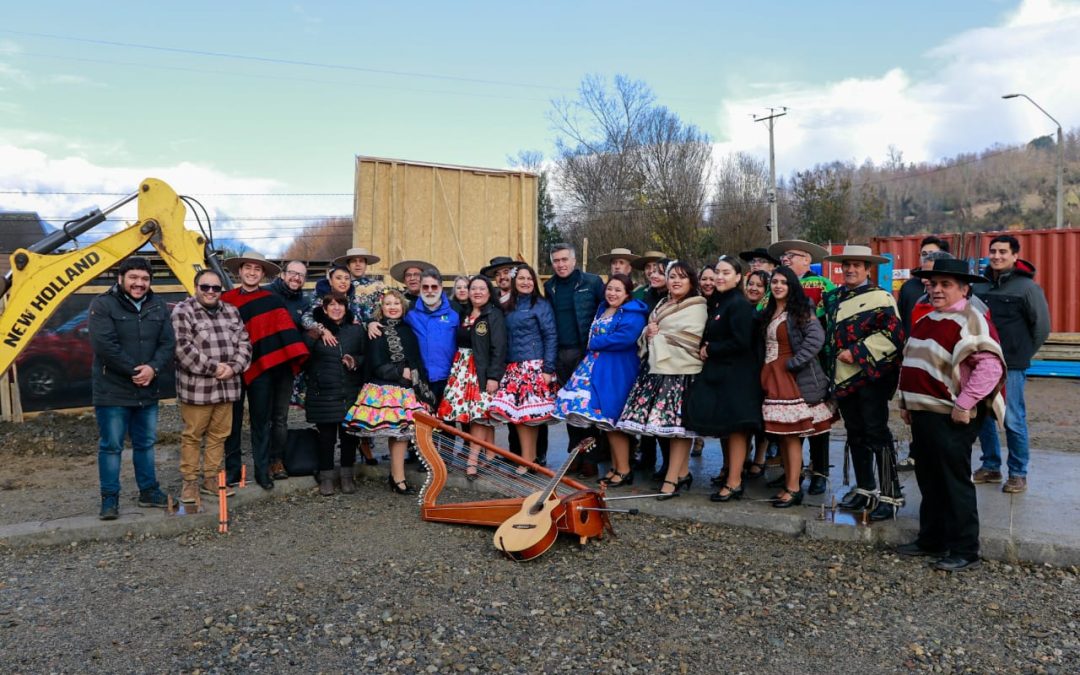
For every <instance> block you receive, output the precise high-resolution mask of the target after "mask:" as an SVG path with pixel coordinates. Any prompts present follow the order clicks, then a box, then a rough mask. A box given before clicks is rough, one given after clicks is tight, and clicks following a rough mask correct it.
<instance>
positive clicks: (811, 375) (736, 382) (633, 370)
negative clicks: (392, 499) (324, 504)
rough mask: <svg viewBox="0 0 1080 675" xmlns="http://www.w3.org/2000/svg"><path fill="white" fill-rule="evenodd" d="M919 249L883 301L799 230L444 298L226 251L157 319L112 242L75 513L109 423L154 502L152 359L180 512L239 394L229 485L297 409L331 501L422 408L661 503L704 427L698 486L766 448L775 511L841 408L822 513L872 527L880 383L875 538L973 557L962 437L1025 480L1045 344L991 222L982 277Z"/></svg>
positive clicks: (393, 443)
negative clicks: (594, 456) (1029, 374)
mask: <svg viewBox="0 0 1080 675" xmlns="http://www.w3.org/2000/svg"><path fill="white" fill-rule="evenodd" d="M922 248H923V255H922V262H923V264H922V267H921V269H919V270H916V271H915V272H913V279H912V281H909V282H908V283H907V284H905V285H904V287H903V289H902V290H901V293H900V304H899V305H898V304H897V302H896V301H895V300H894V297H893V294H892V293H891V292H889V291H888V290H885V289H882V288H880V287H878V286H877V284H875V283H874V281H873V271H874V266H875V265H877V264H880V263H883V262H885V261H886V259H885V258H883V257H881V256H878V255H875V254H874V253H872V251H871V250H870V248H869V247H866V246H856V245H848V246H845V247H844V248H843V250H842V251H841V252H840V253H836V254H830V253H829V252H828V251H826V250H825V249H824V248H823V247H821V246H818V245H816V244H813V243H811V242H807V241H801V240H787V241H781V242H778V243H775V244H773V245H772V246H770V247H768V248H767V249H766V248H759V249H755V250H751V251H744V252H742V253H740V254H739V255H738V256H727V255H724V256H720V257H719V259H718V260H717V261H716V262H715V263H713V264H709V265H707V266H706V267H705V268H704V269H701V270H698V269H694V268H693V267H691V266H690V265H689V264H687V263H686V262H685V261H680V260H671V259H669V258H668V256H665V255H664V254H663V253H662V252H658V251H648V252H645V253H644V254H642V255H635V254H634V253H633V252H631V251H630V250H628V249H613V250H612V251H611V252H610V253H608V254H605V255H603V256H600V257H599V259H598V260H599V262H601V263H602V264H604V265H607V266H608V270H607V271H608V272H609V274H608V275H607V279H606V281H605V280H603V279H601V277H600V276H597V275H594V274H590V273H587V272H585V271H583V270H582V269H580V268H579V266H578V264H577V260H576V252H575V250H574V248H573V247H572V246H570V245H568V244H557V245H555V246H554V247H553V248H552V250H551V252H550V256H551V258H550V259H551V265H552V269H553V271H554V274H553V275H552V277H551V278H550V279H549V280H547V281H546V282H544V283H541V280H540V278H539V276H538V275H537V273H536V271H535V270H534V269H533V268H532V267H530V266H529V265H527V264H524V263H521V262H517V261H514V260H513V259H511V258H509V257H497V258H494V259H492V260H491V261H490V264H489V265H487V266H486V267H484V268H483V269H482V270H480V273H479V274H476V275H475V276H471V277H459V278H457V279H455V280H454V284H453V288H452V290H451V291H450V292H449V293H447V292H444V288H443V277H442V275H441V274H440V272H439V271H438V270H437V269H436V268H435V267H434V266H433V265H431V264H429V263H426V262H424V261H421V260H405V261H400V262H398V263H396V264H395V265H393V266H392V267H391V269H390V274H391V277H393V279H394V280H395V281H397V282H398V283H399V284H400V286H401V288H400V290H399V289H397V288H391V287H389V286H388V285H385V284H384V283H383V281H382V280H381V279H378V278H374V277H371V276H368V275H367V270H368V267H369V265H372V264H374V263H377V262H379V260H380V259H379V257H378V256H376V255H374V254H373V253H371V252H370V251H368V250H366V249H363V248H352V249H349V250H348V251H347V252H346V253H345V255H343V256H341V257H339V258H337V259H335V260H334V261H333V265H332V266H331V267H330V269H329V270H328V272H327V274H326V277H325V278H323V279H319V280H318V282H317V283H316V285H315V291H314V293H313V294H309V293H307V292H306V291H305V290H304V287H305V282H306V281H307V269H306V267H305V265H304V264H303V263H302V262H299V261H292V262H289V263H288V264H287V265H286V266H285V268H284V270H282V269H281V268H280V267H279V266H278V265H276V264H274V263H272V262H270V261H268V260H267V259H266V258H265V257H263V256H262V255H260V254H258V253H254V252H248V253H244V254H242V255H240V256H237V257H235V258H230V259H228V260H226V261H225V266H226V267H227V268H228V270H229V272H230V273H232V274H233V275H234V276H235V278H236V281H237V282H238V285H237V286H236V287H235V288H232V289H231V290H228V291H225V290H224V288H223V287H224V285H225V284H224V283H223V280H222V279H221V278H220V276H219V275H218V273H216V272H214V271H211V270H202V271H200V272H199V273H198V275H197V276H196V278H195V287H196V290H195V294H194V295H193V296H192V297H190V298H188V299H186V300H184V301H182V302H180V303H179V304H177V305H176V307H175V308H174V309H173V310H172V312H171V316H170V314H169V312H168V311H167V307H166V306H165V304H164V303H163V302H162V301H161V300H160V299H158V298H157V297H155V296H154V294H153V292H152V291H151V290H150V269H149V265H148V264H147V262H146V261H145V260H144V259H141V258H129V259H127V260H125V261H124V262H123V263H122V264H121V266H120V269H119V276H118V281H117V284H116V286H115V287H113V288H112V289H110V290H109V291H108V292H107V293H105V294H103V295H101V296H99V297H98V298H96V299H95V300H94V301H93V303H92V305H91V309H90V332H91V339H92V343H93V346H94V351H95V366H94V380H93V387H94V403H95V406H96V409H97V418H98V422H99V427H100V430H101V444H100V454H99V459H100V461H99V466H100V472H101V490H102V510H101V517H102V518H115V517H116V515H117V509H118V495H119V479H118V472H119V451H120V448H121V447H122V444H123V439H124V436H125V435H130V437H131V439H132V444H133V448H134V450H135V466H136V479H137V482H138V486H139V504H140V505H141V506H161V505H163V503H164V501H165V497H164V494H163V493H162V492H161V490H160V489H159V487H158V485H157V481H156V479H155V477H154V471H153V460H152V449H153V444H154V438H155V436H154V432H155V427H156V412H157V395H158V392H157V379H158V378H157V375H158V373H159V372H160V371H161V370H162V369H163V368H168V367H175V369H176V374H177V398H178V401H179V407H180V412H181V416H182V419H183V422H184V431H183V434H182V442H181V467H180V469H181V474H182V477H183V487H182V490H181V501H184V502H192V501H195V498H196V495H197V494H198V493H199V491H202V492H204V493H206V494H208V495H213V494H216V492H217V489H216V475H217V473H218V471H219V470H220V468H221V466H222V465H224V469H225V472H226V477H227V478H226V479H227V483H228V484H229V486H230V487H231V486H233V485H235V484H236V483H237V482H238V481H239V479H240V471H241V466H242V461H241V449H240V448H241V429H242V415H243V410H244V407H245V406H244V401H245V399H246V401H247V406H246V407H247V409H248V411H249V412H248V414H249V420H250V434H251V455H252V461H253V464H254V469H255V471H254V474H255V475H254V479H255V482H256V483H258V484H259V485H260V486H262V487H263V488H264V489H272V487H273V481H274V480H280V479H283V478H287V475H288V474H287V472H286V471H285V468H284V466H283V463H282V458H283V451H284V447H285V437H286V431H287V416H288V409H289V405H290V401H293V402H295V401H297V400H302V401H303V405H304V408H305V411H306V417H307V420H308V422H310V423H312V424H313V425H315V428H316V429H317V432H318V437H319V458H318V464H319V472H318V476H317V478H318V481H319V490H320V492H321V493H322V494H324V495H331V494H334V492H335V491H336V490H337V489H340V490H341V491H342V492H344V493H351V492H354V491H355V489H356V487H355V484H354V482H353V467H354V464H355V462H356V460H357V455H358V452H360V453H362V454H363V455H364V457H365V458H370V457H371V449H370V441H371V439H373V438H376V437H385V438H387V439H388V443H389V448H390V475H389V479H388V481H389V487H390V488H391V489H392V490H394V491H395V492H398V493H401V494H409V493H411V492H413V488H412V487H410V486H409V484H408V483H407V480H406V475H405V462H406V456H407V453H408V445H409V441H410V439H411V437H412V435H413V415H414V414H415V413H416V412H417V411H420V410H425V411H428V412H430V413H432V414H434V415H436V416H437V417H439V418H441V419H443V420H445V421H447V422H450V423H456V424H459V425H461V426H462V427H463V428H466V429H467V430H468V431H469V432H470V433H471V434H472V435H473V436H475V437H477V438H478V439H481V440H487V441H490V440H492V439H493V437H494V429H495V427H496V426H498V425H500V424H506V425H508V426H509V429H510V441H511V447H512V449H514V450H515V451H516V452H518V453H519V454H520V455H521V456H522V458H523V459H524V460H526V462H525V463H524V464H523V465H522V467H521V469H520V471H522V472H525V471H528V470H529V465H530V464H533V463H536V464H544V463H545V462H546V449H547V434H546V426H547V425H550V424H553V423H556V422H560V421H562V422H566V424H567V426H568V435H569V437H570V444H571V447H573V446H575V445H577V444H578V443H579V442H580V441H581V440H582V439H584V438H586V437H587V436H590V435H591V436H595V437H598V438H599V437H601V436H602V437H603V440H604V441H605V443H604V445H605V446H606V447H607V448H608V449H609V451H610V457H611V462H610V470H608V471H607V472H606V474H605V475H603V476H602V477H600V480H601V481H602V482H603V484H604V485H605V486H606V488H607V489H609V490H610V489H617V488H619V487H622V486H626V485H630V484H632V483H633V482H634V477H635V473H634V470H635V468H636V469H638V470H639V471H645V472H646V473H649V474H652V477H653V478H654V479H655V480H656V481H657V492H658V497H657V498H658V499H661V500H666V499H671V498H673V497H676V496H678V495H679V494H681V493H682V492H683V491H684V490H686V489H688V488H689V487H690V486H691V484H692V481H693V475H692V474H691V473H690V469H689V458H690V455H691V452H692V448H693V443H694V441H695V439H699V438H703V437H714V438H719V439H721V445H722V448H723V454H724V470H723V471H722V473H721V474H720V475H719V476H717V477H715V478H714V479H713V483H714V485H715V486H716V488H717V489H716V491H715V492H714V493H713V494H712V495H711V499H712V500H713V501H716V502H728V501H731V500H738V499H740V498H742V496H743V492H744V488H743V482H744V480H752V479H756V478H759V477H761V476H763V475H764V468H765V453H766V448H767V447H768V446H769V445H770V444H774V445H776V446H777V447H778V448H779V455H780V458H781V464H782V466H783V469H784V472H783V475H782V476H781V477H779V478H777V479H776V480H775V481H773V482H772V483H770V485H771V486H773V487H775V488H777V489H778V492H777V493H776V494H775V497H774V498H773V506H775V507H776V508H790V507H793V506H797V505H799V504H800V503H801V502H802V500H803V496H804V494H805V492H808V493H809V494H821V493H823V492H825V491H826V489H827V487H826V486H827V477H828V474H829V431H830V429H831V427H832V426H833V424H834V423H836V422H837V421H838V420H839V419H842V420H843V423H844V425H845V427H846V431H847V452H848V455H849V457H850V464H851V467H852V469H853V470H854V475H855V482H856V484H855V487H854V488H853V489H852V490H851V491H850V492H849V493H848V494H847V495H845V497H844V499H843V500H842V501H841V503H840V507H841V508H844V509H850V510H856V511H863V510H866V511H868V512H869V513H868V517H869V518H871V519H873V520H881V519H886V518H890V517H893V516H894V515H895V513H896V510H897V509H898V508H900V507H901V506H902V505H903V503H904V500H903V495H902V493H901V490H900V481H899V479H898V474H897V470H898V461H897V457H896V452H895V447H894V442H893V437H892V434H891V433H890V431H889V426H888V421H889V403H890V401H891V400H892V398H893V396H894V395H895V394H896V393H897V391H898V390H899V396H900V399H899V400H900V405H901V408H902V415H903V418H904V420H905V421H906V422H908V423H910V424H911V425H912V435H913V441H912V444H911V457H910V458H909V459H908V460H907V462H909V463H913V464H914V468H915V471H916V477H917V479H918V482H919V485H920V489H921V491H922V493H923V501H922V507H921V513H920V516H921V529H920V534H919V539H918V540H917V541H916V542H915V543H913V544H911V545H908V546H907V547H902V551H901V552H906V553H908V554H913V555H931V554H935V555H936V554H941V555H940V556H939V557H941V558H943V559H942V560H940V561H938V563H937V565H939V567H941V568H942V569H949V570H955V569H964V568H966V567H968V566H970V565H971V564H974V563H975V562H977V560H978V517H977V512H976V508H975V495H974V484H973V479H972V475H971V473H970V451H971V447H972V444H973V442H974V440H975V438H976V436H978V435H980V434H981V435H982V437H983V450H984V463H983V467H982V468H980V469H979V471H977V472H976V474H975V482H990V481H992V480H994V479H995V477H996V479H997V481H1000V480H1001V474H1000V462H1001V460H1000V448H998V447H997V445H996V444H997V430H996V428H995V427H994V426H993V425H994V424H995V420H997V421H1003V422H1004V423H1005V426H1006V430H1007V440H1008V445H1009V452H1010V455H1009V463H1008V466H1009V470H1010V478H1009V482H1008V483H1007V484H1006V490H1007V491H1014V492H1015V491H1021V490H1022V489H1024V488H1026V469H1027V467H1026V460H1027V452H1026V431H1025V430H1024V426H1025V422H1024V420H1023V371H1024V369H1026V367H1027V364H1028V362H1029V361H1030V358H1031V356H1032V355H1033V354H1034V352H1035V351H1036V350H1037V349H1038V348H1039V346H1040V345H1041V343H1042V341H1043V340H1045V338H1046V335H1047V333H1048V326H1049V319H1048V311H1047V309H1046V302H1045V299H1044V298H1043V297H1042V294H1041V291H1040V290H1039V289H1038V286H1037V285H1035V284H1034V282H1033V281H1032V277H1033V275H1034V269H1033V268H1032V267H1031V266H1030V265H1029V264H1027V263H1024V262H1023V261H1021V260H1019V258H1018V253H1019V244H1018V243H1017V241H1016V240H1015V239H1014V238H1012V237H1009V236H1007V235H1005V236H999V237H996V238H994V240H993V242H992V243H991V255H990V265H989V267H988V268H987V270H986V275H987V276H986V277H983V276H979V275H974V274H971V273H969V271H968V267H967V264H966V262H964V261H962V260H957V259H953V258H951V257H949V256H948V254H947V253H945V252H944V250H945V249H946V248H947V246H945V243H944V242H943V241H941V240H939V239H937V238H934V237H928V238H927V239H925V240H924V241H923V247H922ZM815 263H824V264H836V265H839V266H840V268H841V270H842V272H843V283H842V285H840V286H838V287H834V285H833V284H832V282H831V281H829V279H828V278H826V277H825V276H822V275H821V274H820V273H817V272H815V271H812V270H811V266H812V265H813V264H815ZM635 272H638V273H640V274H641V276H642V283H640V284H635V282H634V280H633V275H634V273H635ZM973 287H974V288H975V295H974V296H973V295H972V293H971V290H972V288H973ZM541 288H542V289H543V292H541ZM979 298H983V299H984V300H979ZM1018 298H1019V300H1018ZM998 331H1001V332H1000V335H999V332H998ZM1006 381H1007V387H1005V386H1004V385H1005V384H1006ZM1017 390H1019V391H1017ZM1003 391H1005V392H1008V394H1007V396H1006V397H1004V398H1002V393H1003ZM804 438H806V439H808V446H809V471H804V463H803V452H802V445H803V443H802V439H804ZM203 445H205V450H203V449H202V446H203ZM658 449H659V452H657V450H658ZM995 453H996V455H995ZM483 454H484V452H483V448H482V447H480V446H479V445H477V446H476V447H472V448H471V449H470V451H469V454H468V460H467V466H466V475H467V476H468V477H470V478H472V477H474V476H476V475H478V473H479V472H480V467H481V465H482V463H483V462H485V461H488V459H487V458H485V457H482V455H483ZM658 454H659V455H660V456H661V457H662V466H661V467H660V469H659V470H658V471H655V473H654V470H655V469H656V462H657V455H658ZM335 457H339V462H338V464H335ZM369 461H374V460H373V459H369ZM635 464H636V466H635ZM590 465H594V463H593V462H591V461H590V458H583V459H582V460H581V461H580V464H579V466H575V467H572V470H579V471H583V472H586V474H583V475H587V472H588V471H589V470H590V468H591V466H590ZM339 467H340V468H339ZM807 476H808V477H809V484H808V486H807V488H806V490H805V492H804V489H803V481H804V478H806V477H807Z"/></svg>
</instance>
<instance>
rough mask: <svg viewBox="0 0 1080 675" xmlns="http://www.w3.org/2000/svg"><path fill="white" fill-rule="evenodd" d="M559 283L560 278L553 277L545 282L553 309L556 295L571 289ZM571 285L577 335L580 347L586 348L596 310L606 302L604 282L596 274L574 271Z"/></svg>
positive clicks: (546, 292) (546, 291) (547, 295)
mask: <svg viewBox="0 0 1080 675" xmlns="http://www.w3.org/2000/svg"><path fill="white" fill-rule="evenodd" d="M557 281H558V277H554V276H553V277H551V278H550V279H548V280H547V281H545V282H544V297H545V298H547V299H548V301H549V302H550V303H551V305H552V307H554V306H555V294H556V293H558V292H566V290H570V288H571V287H570V286H567V285H564V284H559V283H557ZM570 283H571V284H572V290H573V293H574V318H575V319H577V334H578V337H579V340H580V342H581V344H580V345H578V346H580V347H585V343H586V342H588V340H589V328H590V327H591V326H592V322H593V317H594V316H596V308H597V307H599V306H600V303H601V302H603V301H604V281H603V280H602V279H601V278H600V277H598V276H596V275H595V274H589V273H588V272H582V271H581V270H574V271H573V272H572V273H571V274H570ZM563 346H564V347H565V346H569V345H563Z"/></svg>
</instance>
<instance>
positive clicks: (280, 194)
mask: <svg viewBox="0 0 1080 675" xmlns="http://www.w3.org/2000/svg"><path fill="white" fill-rule="evenodd" d="M129 194H131V193H130V192H64V191H59V190H57V191H53V190H0V195H73V196H79V197H125V196H127V195H129ZM199 196H200V197H352V196H354V194H353V193H352V192H200V193H199Z"/></svg>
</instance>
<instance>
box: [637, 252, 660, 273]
mask: <svg viewBox="0 0 1080 675" xmlns="http://www.w3.org/2000/svg"><path fill="white" fill-rule="evenodd" d="M667 259H668V254H667V253H664V252H663V251H645V253H643V254H641V257H640V258H638V259H637V260H634V261H633V262H631V263H630V266H631V267H633V268H634V269H636V270H644V269H645V266H646V265H648V264H649V263H654V262H660V261H662V260H667Z"/></svg>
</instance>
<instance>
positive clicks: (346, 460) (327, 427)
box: [315, 422, 360, 471]
mask: <svg viewBox="0 0 1080 675" xmlns="http://www.w3.org/2000/svg"><path fill="white" fill-rule="evenodd" d="M315 428H316V429H318V430H319V471H333V470H334V448H335V447H336V446H337V444H338V441H339V440H340V441H341V468H343V469H348V468H350V467H352V466H353V465H354V464H356V447H357V446H358V445H360V439H359V438H357V437H356V436H354V435H352V434H350V433H346V432H345V427H344V426H343V425H342V424H341V422H328V423H319V424H316V425H315Z"/></svg>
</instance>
